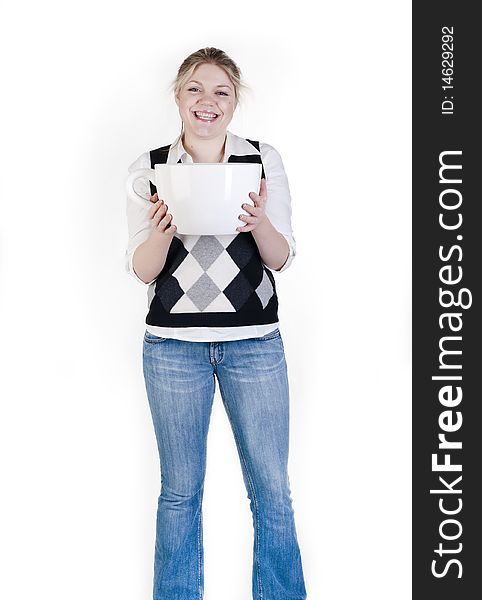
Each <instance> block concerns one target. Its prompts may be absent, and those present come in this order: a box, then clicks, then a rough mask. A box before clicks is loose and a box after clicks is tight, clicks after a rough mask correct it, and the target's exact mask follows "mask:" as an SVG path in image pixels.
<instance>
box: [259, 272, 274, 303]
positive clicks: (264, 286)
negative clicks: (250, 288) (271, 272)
mask: <svg viewBox="0 0 482 600" xmlns="http://www.w3.org/2000/svg"><path fill="white" fill-rule="evenodd" d="M255 291H256V293H257V294H258V297H259V299H260V300H261V304H262V305H263V308H266V305H267V304H268V302H269V300H270V298H271V296H272V295H273V285H272V284H271V281H270V280H269V277H268V276H267V275H266V271H265V270H263V279H262V280H261V283H260V284H259V285H258V287H257V288H256V290H255Z"/></svg>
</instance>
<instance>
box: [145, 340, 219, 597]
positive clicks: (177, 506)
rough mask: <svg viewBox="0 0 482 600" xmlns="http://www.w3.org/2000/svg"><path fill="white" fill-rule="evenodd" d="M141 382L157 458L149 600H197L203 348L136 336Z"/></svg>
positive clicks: (206, 396)
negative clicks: (141, 343)
mask: <svg viewBox="0 0 482 600" xmlns="http://www.w3.org/2000/svg"><path fill="white" fill-rule="evenodd" d="M143 359H144V361H143V362H144V378H145V383H146V389H147V396H148V400H149V406H150V409H151V414H152V419H153V423H154V430H155V434H156V439H157V446H158V450H159V457H160V469H161V493H160V495H159V500H158V508H157V522H156V542H155V552H154V582H153V599H154V600H200V599H202V597H203V588H204V572H203V568H204V565H203V562H204V554H203V539H202V497H203V489H204V477H205V472H206V442H207V434H208V428H209V420H210V416H211V408H212V402H213V398H214V392H215V380H214V373H213V367H212V365H211V364H210V362H209V354H208V343H204V344H198V343H196V342H181V341H178V340H174V339H166V338H156V336H152V335H150V334H148V333H146V334H145V337H144V349H143Z"/></svg>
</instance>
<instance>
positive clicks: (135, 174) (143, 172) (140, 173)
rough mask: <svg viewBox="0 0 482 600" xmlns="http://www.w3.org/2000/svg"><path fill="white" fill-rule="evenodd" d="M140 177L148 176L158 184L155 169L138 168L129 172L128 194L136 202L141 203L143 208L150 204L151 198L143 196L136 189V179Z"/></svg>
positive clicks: (153, 182)
mask: <svg viewBox="0 0 482 600" xmlns="http://www.w3.org/2000/svg"><path fill="white" fill-rule="evenodd" d="M139 177H146V178H147V179H149V181H150V182H151V183H152V184H153V185H156V172H155V170H154V169H136V170H135V171H132V173H130V174H129V176H128V177H127V180H126V192H127V196H128V197H129V198H130V199H131V200H133V201H134V202H137V204H140V205H141V206H142V208H146V205H148V204H150V202H149V200H146V199H145V198H143V197H142V196H141V195H140V194H138V193H137V192H136V191H135V189H134V181H136V179H139Z"/></svg>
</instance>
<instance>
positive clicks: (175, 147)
mask: <svg viewBox="0 0 482 600" xmlns="http://www.w3.org/2000/svg"><path fill="white" fill-rule="evenodd" d="M181 138H182V134H179V135H178V136H177V138H176V139H175V141H174V142H173V143H172V144H171V146H170V148H169V158H168V162H169V163H177V162H179V159H181V162H183V163H192V162H193V160H192V157H191V155H190V154H188V153H187V152H186V150H185V149H184V146H183V143H182V139H181ZM246 154H259V152H258V151H257V150H256V148H255V147H254V146H253V145H252V144H251V143H250V142H248V141H247V140H245V139H244V138H242V137H239V136H238V135H235V134H234V133H231V131H229V129H228V130H226V144H225V146H224V157H223V162H228V159H229V157H230V156H231V155H235V156H245V155H246Z"/></svg>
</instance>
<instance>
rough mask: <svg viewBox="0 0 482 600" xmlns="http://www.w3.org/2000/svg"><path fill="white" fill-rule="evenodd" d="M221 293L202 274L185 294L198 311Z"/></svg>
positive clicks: (207, 277)
mask: <svg viewBox="0 0 482 600" xmlns="http://www.w3.org/2000/svg"><path fill="white" fill-rule="evenodd" d="M221 293H222V292H221V290H220V289H219V288H218V286H217V285H216V284H215V283H214V281H213V280H212V279H211V277H209V275H207V274H206V273H203V274H202V275H201V277H200V278H199V279H198V280H197V281H196V283H195V284H194V285H192V286H191V287H190V288H189V290H188V291H187V292H186V294H187V295H188V296H189V298H191V300H192V301H193V302H194V304H195V305H196V307H197V308H199V310H204V309H205V308H206V306H209V305H210V304H211V302H212V301H213V300H214V298H216V297H217V296H219V294H221Z"/></svg>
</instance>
